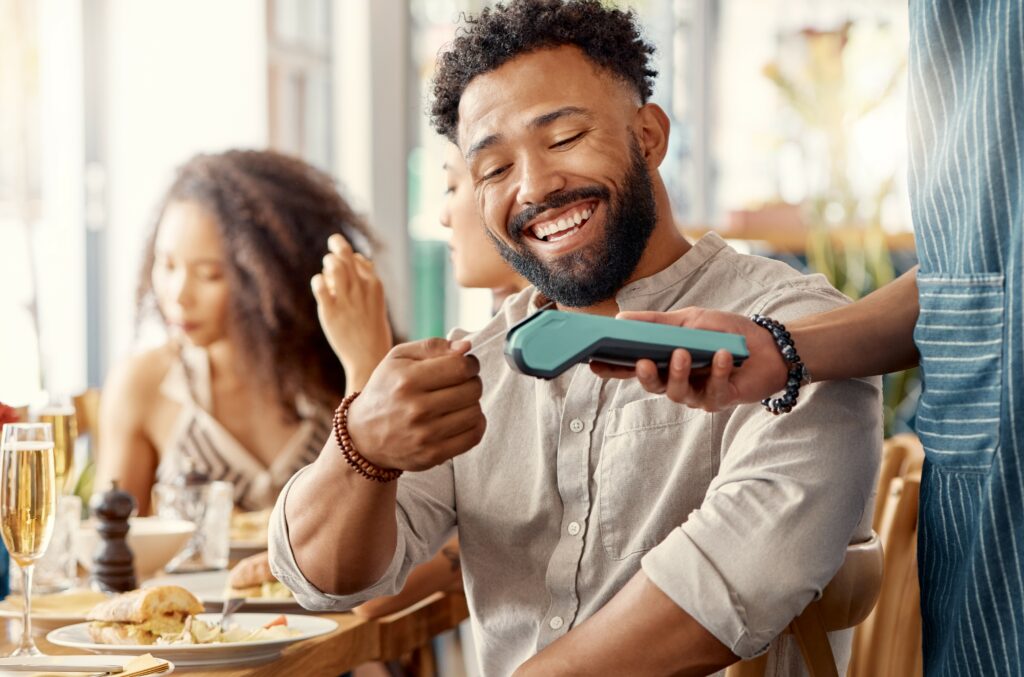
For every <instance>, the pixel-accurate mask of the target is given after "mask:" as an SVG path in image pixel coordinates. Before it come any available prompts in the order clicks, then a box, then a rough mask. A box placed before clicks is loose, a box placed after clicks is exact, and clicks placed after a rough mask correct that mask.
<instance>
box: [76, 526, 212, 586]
mask: <svg viewBox="0 0 1024 677" xmlns="http://www.w3.org/2000/svg"><path fill="white" fill-rule="evenodd" d="M128 527H129V528H128V547H129V548H131V550H132V554H133V555H134V556H135V576H136V578H138V579H140V580H141V579H144V578H148V577H150V576H152V575H153V574H155V573H156V572H157V571H159V570H160V569H161V568H162V567H163V566H164V565H165V564H167V563H168V562H170V561H171V558H172V557H174V556H175V555H177V554H178V552H179V551H181V549H182V548H184V547H185V544H186V543H188V539H189V537H190V536H191V535H192V533H193V532H194V531H195V530H196V525H195V524H193V523H192V522H188V521H186V520H173V519H162V518H159V517H132V518H131V519H129V520H128ZM100 540H101V539H100V535H99V533H97V531H96V523H95V521H94V520H88V521H86V522H83V523H82V526H81V528H80V529H79V530H78V533H77V534H75V556H76V557H77V558H78V562H79V563H80V564H81V565H82V566H83V567H84V568H85V569H86V571H91V570H92V558H93V555H94V554H95V553H96V548H97V546H98V545H99V543H100Z"/></svg>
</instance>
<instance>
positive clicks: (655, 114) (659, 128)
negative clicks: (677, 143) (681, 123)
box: [635, 103, 671, 168]
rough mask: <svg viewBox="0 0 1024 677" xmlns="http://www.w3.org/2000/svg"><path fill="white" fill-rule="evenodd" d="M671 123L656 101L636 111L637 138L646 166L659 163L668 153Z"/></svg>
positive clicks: (658, 164)
mask: <svg viewBox="0 0 1024 677" xmlns="http://www.w3.org/2000/svg"><path fill="white" fill-rule="evenodd" d="M670 127H671V124H670V123H669V121H668V115H666V114H665V111H663V110H662V109H661V106H659V105H658V104H656V103H647V104H644V105H643V106H641V107H640V108H639V109H638V110H637V112H636V128H635V129H636V132H637V140H638V141H639V142H640V150H642V151H643V153H644V159H645V160H647V164H648V166H650V167H652V168H654V167H658V166H660V165H661V161H662V160H664V159H665V154H666V153H668V134H669V128H670Z"/></svg>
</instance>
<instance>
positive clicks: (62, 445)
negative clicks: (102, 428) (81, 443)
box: [39, 398, 78, 494]
mask: <svg viewBox="0 0 1024 677" xmlns="http://www.w3.org/2000/svg"><path fill="white" fill-rule="evenodd" d="M39 420H40V421H41V422H43V423H49V424H51V425H52V426H53V464H54V465H53V471H54V473H55V474H56V475H57V491H58V492H59V493H62V494H68V493H71V490H72V489H73V488H74V487H73V486H72V484H73V483H72V477H74V474H75V440H77V439H78V421H77V419H75V407H74V405H73V404H72V403H71V401H70V400H69V399H68V398H53V399H51V400H50V404H48V405H46V406H45V407H43V408H42V409H40V410H39Z"/></svg>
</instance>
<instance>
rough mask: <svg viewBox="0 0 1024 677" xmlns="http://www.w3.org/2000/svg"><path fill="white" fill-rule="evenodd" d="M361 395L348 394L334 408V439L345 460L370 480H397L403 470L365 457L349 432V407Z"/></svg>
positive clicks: (385, 481)
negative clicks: (379, 463) (375, 463)
mask: <svg viewBox="0 0 1024 677" xmlns="http://www.w3.org/2000/svg"><path fill="white" fill-rule="evenodd" d="M357 397H359V392H354V393H352V394H351V395H349V396H347V397H346V398H345V399H344V400H342V401H341V404H339V405H338V408H337V409H335V410H334V440H335V441H336V442H337V443H338V447H340V448H341V455H342V456H343V457H344V458H345V461H346V462H347V463H348V464H349V465H350V466H352V468H353V470H355V471H356V472H357V473H359V474H360V475H362V476H363V477H365V478H366V479H368V480H373V481H374V482H381V483H382V484H383V483H387V482H392V481H394V480H397V479H398V477H399V476H400V475H401V474H402V471H401V470H397V469H395V468H381V467H379V466H376V465H374V464H373V463H371V462H370V461H367V460H366V459H365V458H363V456H362V454H360V453H359V452H358V451H356V446H355V445H354V444H353V443H352V437H351V436H350V435H349V434H348V408H349V406H350V405H351V404H352V400H354V399H356V398H357Z"/></svg>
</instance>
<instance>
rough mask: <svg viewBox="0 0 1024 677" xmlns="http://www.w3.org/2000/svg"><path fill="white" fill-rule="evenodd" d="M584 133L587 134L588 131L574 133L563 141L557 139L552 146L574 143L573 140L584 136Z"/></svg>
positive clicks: (558, 146) (557, 146)
mask: <svg viewBox="0 0 1024 677" xmlns="http://www.w3.org/2000/svg"><path fill="white" fill-rule="evenodd" d="M584 134H586V132H580V133H579V134H574V135H573V136H570V137H569V138H568V139H562V140H561V141H556V142H555V143H554V144H553V145H552V146H551V147H552V148H561V147H562V146H568V145H569V144H570V143H572V142H573V141H576V140H577V139H579V138H580V137H582V136H583V135H584Z"/></svg>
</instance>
